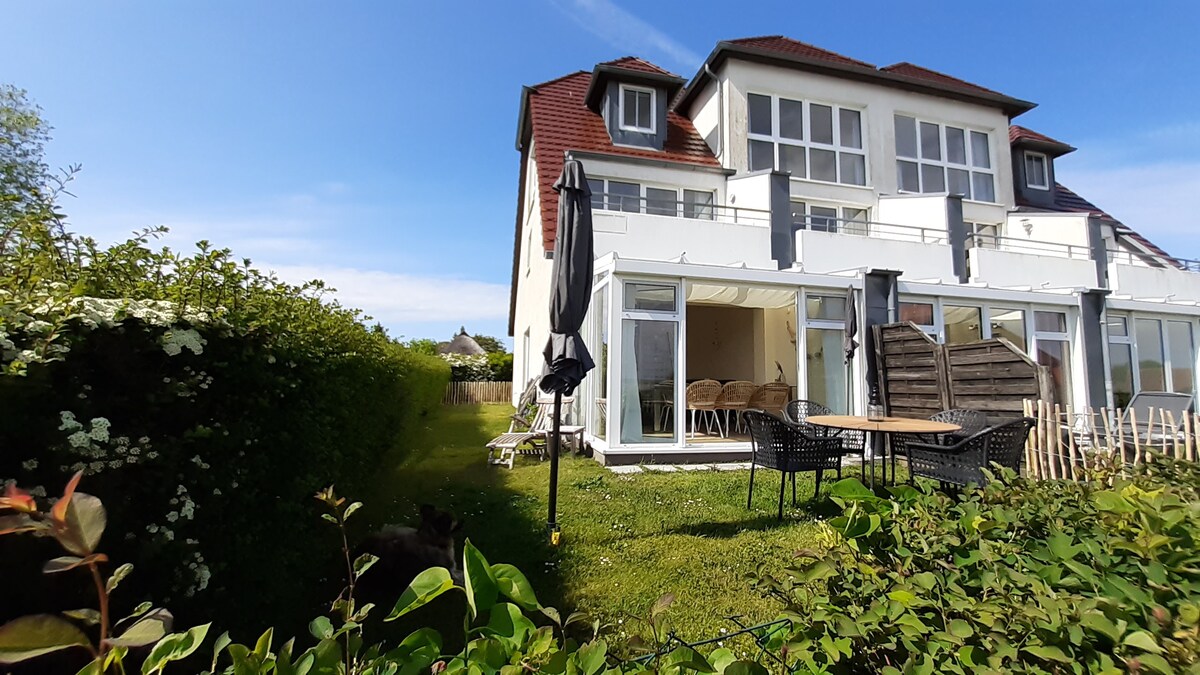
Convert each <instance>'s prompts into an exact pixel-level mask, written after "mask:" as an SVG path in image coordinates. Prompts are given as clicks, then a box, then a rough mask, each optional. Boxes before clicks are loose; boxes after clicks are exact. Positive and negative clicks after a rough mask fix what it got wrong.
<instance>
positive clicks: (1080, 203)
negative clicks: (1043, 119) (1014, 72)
mask: <svg viewBox="0 0 1200 675" xmlns="http://www.w3.org/2000/svg"><path fill="white" fill-rule="evenodd" d="M1009 133H1010V137H1011V133H1012V132H1011V130H1010V132H1009ZM1039 135H1040V134H1039ZM1016 201H1017V206H1025V207H1029V208H1032V209H1037V210H1050V211H1058V212H1061V213H1086V214H1088V215H1091V216H1096V217H1097V218H1101V219H1103V220H1107V221H1110V222H1111V223H1112V224H1113V225H1114V226H1115V227H1116V229H1117V233H1118V234H1120V235H1123V236H1126V237H1129V238H1130V239H1133V240H1134V241H1136V242H1138V243H1139V244H1141V245H1142V246H1145V247H1146V248H1147V249H1148V250H1150V251H1151V252H1153V253H1154V254H1155V255H1158V256H1162V257H1163V258H1164V259H1166V260H1169V261H1173V260H1174V259H1175V258H1174V257H1173V256H1172V255H1171V254H1169V253H1167V252H1166V251H1164V250H1162V249H1161V248H1159V247H1158V246H1155V245H1154V242H1152V241H1150V240H1149V239H1147V238H1145V237H1143V236H1142V235H1141V234H1138V233H1137V232H1136V231H1135V230H1133V228H1131V227H1129V226H1128V225H1125V224H1124V223H1122V222H1121V221H1119V220H1117V219H1116V218H1113V217H1112V216H1111V215H1109V214H1108V213H1107V212H1106V211H1104V209H1101V208H1100V207H1099V206H1096V205H1095V204H1093V203H1091V202H1089V201H1088V200H1086V199H1084V198H1083V197H1081V196H1079V195H1078V194H1076V193H1075V191H1073V190H1071V189H1070V188H1068V187H1067V186H1065V185H1063V184H1062V183H1058V182H1056V183H1055V184H1054V206H1051V207H1047V206H1044V205H1041V204H1030V203H1029V202H1027V201H1025V200H1023V199H1021V194H1020V193H1019V192H1018V193H1017V200H1016Z"/></svg>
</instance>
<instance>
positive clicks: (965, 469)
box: [907, 417, 1034, 485]
mask: <svg viewBox="0 0 1200 675" xmlns="http://www.w3.org/2000/svg"><path fill="white" fill-rule="evenodd" d="M1033 425H1034V420H1033V418H1031V417H1023V418H1021V419H1019V420H1014V421H1012V422H1006V423H1004V424H1000V425H998V426H994V427H991V428H989V429H984V430H983V431H980V432H978V433H976V434H975V435H974V436H971V437H969V438H967V439H965V440H962V441H959V442H958V443H956V444H954V445H949V446H944V445H937V444H934V443H909V444H908V446H907V451H908V465H909V480H910V481H911V480H912V479H913V477H915V476H922V477H924V478H932V479H934V480H936V481H940V482H941V483H942V484H943V485H947V484H949V485H966V484H968V483H976V484H978V485H983V484H984V483H986V482H987V477H986V476H984V475H983V470H984V469H986V468H990V467H991V465H992V463H993V462H994V463H996V464H999V465H1000V466H1003V467H1007V468H1009V469H1012V470H1014V471H1019V470H1020V469H1021V455H1022V449H1023V448H1024V446H1025V440H1026V439H1027V438H1028V437H1029V430H1030V429H1032V428H1033Z"/></svg>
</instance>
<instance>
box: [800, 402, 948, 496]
mask: <svg viewBox="0 0 1200 675" xmlns="http://www.w3.org/2000/svg"><path fill="white" fill-rule="evenodd" d="M805 422H807V423H809V424H812V425H815V426H819V427H831V428H834V429H849V430H852V431H865V432H869V433H871V434H878V435H880V436H881V437H882V438H883V439H884V441H883V442H882V443H878V444H875V443H872V445H873V446H875V447H878V448H880V449H881V450H882V452H883V457H882V458H883V476H882V479H883V484H884V485H887V475H888V471H887V465H888V456H889V455H890V456H891V460H892V483H893V484H895V482H896V453H894V452H892V443H891V442H890V441H891V439H890V438H889V436H890V434H949V433H953V432H955V431H960V430H962V427H960V426H958V425H957V424H950V423H949V422H937V421H934V420H922V419H912V418H909V417H881V418H878V419H872V418H869V417H866V416H865V415H813V416H811V417H809V418H808V419H806V420H805ZM867 454H868V449H867V448H863V474H864V478H865V477H866V476H865V474H866V466H867ZM870 482H871V484H872V485H873V484H874V483H875V457H874V456H872V457H871V478H870Z"/></svg>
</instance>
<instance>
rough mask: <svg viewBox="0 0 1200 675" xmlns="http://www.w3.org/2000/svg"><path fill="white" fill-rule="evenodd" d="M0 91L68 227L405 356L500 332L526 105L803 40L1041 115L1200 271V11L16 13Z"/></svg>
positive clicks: (1081, 174)
mask: <svg viewBox="0 0 1200 675" xmlns="http://www.w3.org/2000/svg"><path fill="white" fill-rule="evenodd" d="M5 15H6V20H7V22H8V25H9V30H7V31H5V39H4V40H3V41H0V73H3V75H2V76H0V80H3V81H6V82H9V83H12V84H15V85H17V86H20V87H24V88H25V89H27V90H29V92H30V94H31V96H32V97H33V98H34V99H35V100H36V101H37V102H38V103H39V104H40V105H41V106H42V107H43V108H44V109H45V114H46V116H47V118H48V119H49V120H50V121H51V123H52V124H53V125H54V127H55V133H54V136H55V140H54V142H53V144H52V146H51V148H50V160H51V162H52V163H53V164H55V165H65V164H68V163H81V164H82V165H83V167H84V171H83V173H82V175H81V176H80V178H79V180H78V181H77V183H76V184H75V189H74V192H75V193H76V195H77V198H76V199H72V200H69V201H68V203H67V204H66V209H67V211H68V213H70V214H72V222H73V224H74V228H75V229H76V230H77V231H79V232H82V233H86V234H91V235H93V236H97V237H99V238H102V239H113V238H116V237H118V236H120V235H121V234H123V233H125V232H129V231H132V230H135V229H139V228H141V227H145V226H150V225H159V224H162V225H167V226H169V227H171V229H172V230H173V231H174V234H173V236H172V238H171V241H170V243H171V244H172V245H182V246H189V245H190V244H191V243H192V242H194V241H196V240H198V239H202V238H206V239H209V240H211V241H213V242H214V243H215V244H218V245H221V246H228V247H231V248H233V249H234V251H235V252H236V253H238V254H239V255H242V256H248V257H251V258H252V259H254V261H255V262H256V263H258V264H259V265H261V266H263V267H266V268H270V269H275V270H277V271H278V272H279V273H280V275H281V276H283V277H285V278H288V279H293V280H300V279H305V278H312V277H321V278H325V279H326V280H328V281H329V282H330V283H331V284H332V285H334V286H336V287H338V288H339V289H340V291H341V295H342V297H343V299H344V300H345V302H346V303H347V304H351V305H354V306H359V307H362V308H363V309H365V310H367V311H368V312H369V313H370V314H372V315H374V316H375V317H377V318H378V319H379V320H380V321H381V322H382V323H383V324H384V325H386V326H388V328H389V329H390V330H391V332H392V334H393V335H396V336H404V337H406V338H410V337H435V338H439V339H445V338H447V337H448V336H449V335H450V334H451V333H452V332H453V331H454V330H456V329H457V328H458V326H459V325H466V326H467V328H468V329H469V330H470V331H471V332H483V333H490V334H494V335H503V334H504V333H505V332H506V327H507V326H506V323H507V321H506V316H507V311H508V282H509V274H510V265H511V260H512V257H511V256H512V232H513V217H514V213H515V208H516V186H517V185H516V184H517V168H518V156H517V152H516V151H515V150H514V147H513V141H514V136H515V125H516V117H517V109H518V103H519V97H520V89H521V85H523V84H534V83H537V82H541V81H544V80H547V79H551V78H553V77H557V76H558V75H561V74H564V73H567V72H571V71H574V70H579V69H590V68H591V67H592V65H593V64H595V63H596V62H598V61H602V60H608V59H612V58H616V57H619V56H623V55H626V54H636V55H639V56H642V57H643V58H647V59H649V60H651V61H654V62H656V63H658V64H660V65H662V66H664V67H666V68H668V69H670V70H673V71H675V72H678V73H680V74H682V75H684V76H685V77H691V76H692V75H693V74H694V73H695V71H696V69H697V68H698V67H699V65H700V63H701V61H702V59H703V57H704V56H705V55H706V54H707V53H708V52H709V51H710V50H711V49H712V47H713V45H715V44H716V42H718V41H719V40H722V39H729V38H735V37H745V36H751V35H765V34H785V35H788V36H790V37H794V38H796V39H800V40H804V41H807V42H812V43H814V44H817V45H820V46H822V47H825V48H828V49H832V50H834V51H839V52H842V53H844V54H847V55H849V56H853V57H856V58H859V59H862V60H866V61H870V62H873V63H876V64H879V65H883V64H888V63H893V62H896V61H912V62H914V63H918V64H921V65H924V66H927V67H930V68H934V69H936V70H941V71H944V72H948V73H951V74H954V75H956V76H959V77H962V78H964V79H967V80H970V81H974V82H977V83H979V84H982V85H984V86H987V87H990V88H993V89H998V90H1000V91H1003V92H1005V93H1007V94H1010V95H1012V96H1016V97H1019V98H1024V99H1027V100H1030V101H1034V102H1037V103H1039V104H1040V105H1039V107H1038V108H1037V109H1035V110H1034V111H1032V112H1030V113H1027V114H1026V115H1024V116H1022V117H1020V118H1019V119H1018V122H1019V123H1021V124H1023V125H1025V126H1029V127H1031V128H1034V129H1037V130H1038V131H1041V132H1043V133H1046V134H1048V135H1050V136H1053V137H1055V138H1059V139H1060V140H1064V141H1066V142H1069V143H1071V144H1072V145H1075V146H1076V147H1078V148H1080V150H1079V151H1078V152H1076V153H1074V154H1073V155H1070V156H1068V157H1067V158H1065V159H1063V160H1061V161H1060V162H1059V165H1058V171H1059V178H1060V180H1061V181H1062V182H1063V183H1065V184H1066V185H1068V186H1070V187H1071V188H1073V189H1075V190H1076V191H1077V192H1079V193H1081V194H1082V195H1084V196H1085V197H1088V198H1089V199H1091V200H1092V201H1094V202H1096V203H1097V204H1099V205H1100V206H1101V207H1103V208H1105V209H1107V210H1109V211H1110V212H1112V213H1113V214H1114V215H1116V216H1117V217H1119V218H1121V219H1123V220H1124V221H1125V222H1126V223H1127V224H1129V225H1131V226H1132V227H1134V228H1135V229H1138V230H1140V231H1142V232H1143V233H1144V234H1146V235H1147V236H1149V237H1150V238H1152V239H1153V240H1154V241H1156V242H1157V243H1159V244H1160V245H1162V246H1164V247H1165V248H1167V249H1168V250H1169V251H1172V252H1174V253H1176V254H1177V255H1181V256H1184V257H1193V258H1196V257H1200V246H1197V243H1196V239H1195V236H1196V233H1197V231H1198V227H1197V226H1198V225H1200V218H1198V217H1197V216H1196V212H1195V208H1194V205H1195V195H1197V194H1200V112H1197V111H1198V110H1200V87H1197V86H1196V81H1197V80H1196V78H1197V76H1196V73H1197V72H1200V49H1197V47H1196V43H1195V40H1196V32H1197V29H1200V3H1194V2H1178V3H1165V2H1164V3H1129V2H1120V3H1117V2H1097V1H1091V2H1078V3H1067V2H1045V0H1041V1H1038V2H1004V3H982V2H980V3H962V2H954V3H933V2H904V3H897V2H858V3H854V4H853V8H852V9H851V8H850V6H849V5H846V4H845V3H824V4H822V3H815V2H805V3H797V2H794V1H792V2H771V3H738V4H735V5H731V4H730V3H727V2H679V3H675V2H653V3H645V2H643V3H633V2H628V1H626V0H621V1H619V2H615V1H610V0H509V1H506V2H489V3H484V2H480V3H458V2H444V3H438V2H434V3H425V2H420V3H418V2H384V1H378V2H365V1H362V2H332V1H328V2H316V1H312V0H298V1H288V2H283V1H276V2H250V1H246V0H240V1H236V2H235V1H230V0H221V1H217V0H206V1H204V2H200V1H198V0H197V1H191V2H183V1H178V2H158V1H154V0H144V1H142V2H132V1H125V2H121V1H113V2H104V3H93V2H82V1H81V2H55V1H52V0H45V1H43V2H25V3H12V4H10V5H8V6H6V8H5Z"/></svg>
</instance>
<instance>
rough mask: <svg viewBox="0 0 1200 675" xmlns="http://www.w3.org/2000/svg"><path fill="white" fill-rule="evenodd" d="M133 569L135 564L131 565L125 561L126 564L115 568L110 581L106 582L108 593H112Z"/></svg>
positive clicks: (105, 587) (105, 588)
mask: <svg viewBox="0 0 1200 675" xmlns="http://www.w3.org/2000/svg"><path fill="white" fill-rule="evenodd" d="M132 571H133V565H130V564H129V563H125V564H124V565H121V566H120V567H118V568H117V569H115V570H113V573H112V576H110V577H109V578H108V582H107V583H105V584H104V590H105V591H106V592H108V593H112V592H113V591H114V590H116V588H117V586H118V585H119V584H120V583H121V580H122V579H124V578H125V577H127V576H129V573H130V572H132Z"/></svg>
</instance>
